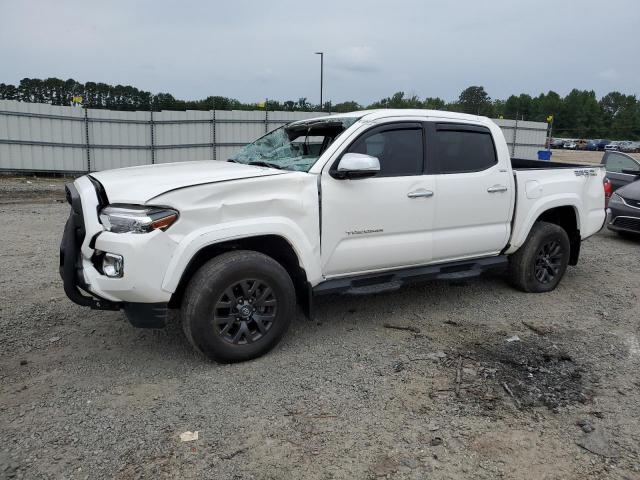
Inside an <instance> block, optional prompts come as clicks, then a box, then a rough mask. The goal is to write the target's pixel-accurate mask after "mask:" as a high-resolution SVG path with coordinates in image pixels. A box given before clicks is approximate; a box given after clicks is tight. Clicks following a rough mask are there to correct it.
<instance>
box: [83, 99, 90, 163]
mask: <svg viewBox="0 0 640 480" xmlns="http://www.w3.org/2000/svg"><path fill="white" fill-rule="evenodd" d="M87 112H88V109H87V106H86V105H85V106H84V139H85V144H86V146H87V172H91V144H90V143H89V115H88V113H87Z"/></svg>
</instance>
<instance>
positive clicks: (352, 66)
mask: <svg viewBox="0 0 640 480" xmlns="http://www.w3.org/2000/svg"><path fill="white" fill-rule="evenodd" d="M327 63H328V64H329V65H331V67H333V68H337V69H339V70H347V71H350V72H358V73H360V72H375V71H378V70H379V69H380V67H379V63H378V60H377V58H376V55H375V52H374V50H373V49H372V48H371V47H369V46H366V45H361V46H351V47H347V48H344V49H342V50H338V52H337V53H336V54H335V61H334V63H333V64H332V63H330V62H327Z"/></svg>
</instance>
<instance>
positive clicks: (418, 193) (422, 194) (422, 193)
mask: <svg viewBox="0 0 640 480" xmlns="http://www.w3.org/2000/svg"><path fill="white" fill-rule="evenodd" d="M407 197H409V198H429V197H433V192H432V191H431V190H424V189H423V188H421V189H420V190H415V191H413V192H409V193H407Z"/></svg>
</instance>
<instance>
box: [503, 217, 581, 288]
mask: <svg viewBox="0 0 640 480" xmlns="http://www.w3.org/2000/svg"><path fill="white" fill-rule="evenodd" d="M570 249H571V247H570V243H569V236H568V235H567V232H566V231H565V230H564V229H563V228H562V227H559V226H558V225H556V224H553V223H548V222H536V223H534V224H533V227H531V231H530V232H529V236H528V237H527V240H526V242H525V243H524V245H522V246H521V247H520V248H519V249H518V250H517V251H516V253H514V254H513V255H511V256H510V257H509V271H508V276H509V281H510V283H511V284H512V285H513V286H515V287H516V288H518V289H520V290H522V291H524V292H533V293H542V292H550V291H551V290H553V289H555V288H556V286H557V285H558V283H560V280H561V279H562V277H563V276H564V272H565V271H566V270H567V265H568V263H569V254H570Z"/></svg>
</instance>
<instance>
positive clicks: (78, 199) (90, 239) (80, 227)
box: [60, 177, 175, 328]
mask: <svg viewBox="0 0 640 480" xmlns="http://www.w3.org/2000/svg"><path fill="white" fill-rule="evenodd" d="M66 191H67V201H68V202H69V204H70V205H71V212H70V214H69V218H68V220H67V223H66V225H65V229H64V234H63V237H62V242H61V244H60V276H61V277H62V281H63V285H64V291H65V293H66V295H67V297H69V299H70V300H71V301H73V302H74V303H77V304H78V305H81V306H86V307H90V308H93V309H98V310H120V309H122V310H123V311H124V312H125V314H126V316H127V318H128V319H129V321H130V322H131V323H132V324H133V325H134V326H138V327H154V328H157V327H162V326H164V325H165V322H166V317H167V303H168V301H169V299H170V297H171V293H170V292H165V291H164V290H162V288H161V286H162V279H163V278H164V273H165V272H166V268H167V264H168V261H169V259H170V258H171V253H172V252H173V248H174V246H175V243H174V242H172V241H171V240H170V239H169V238H168V237H167V236H166V235H163V232H152V233H150V234H144V235H137V234H131V235H128V234H114V233H110V232H106V231H104V229H103V228H102V225H100V223H99V222H98V217H97V209H98V197H97V195H96V192H95V190H94V187H93V184H92V183H91V182H90V180H89V179H88V178H87V177H82V178H81V179H79V180H77V181H76V182H75V184H68V185H67V186H66ZM97 251H104V252H110V253H116V254H120V255H123V257H125V274H124V276H123V277H122V278H109V277H107V276H105V275H103V274H102V273H101V272H100V271H98V270H97V269H96V267H95V265H94V263H93V257H94V254H95V253H96V252H97ZM163 259H164V260H163Z"/></svg>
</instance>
